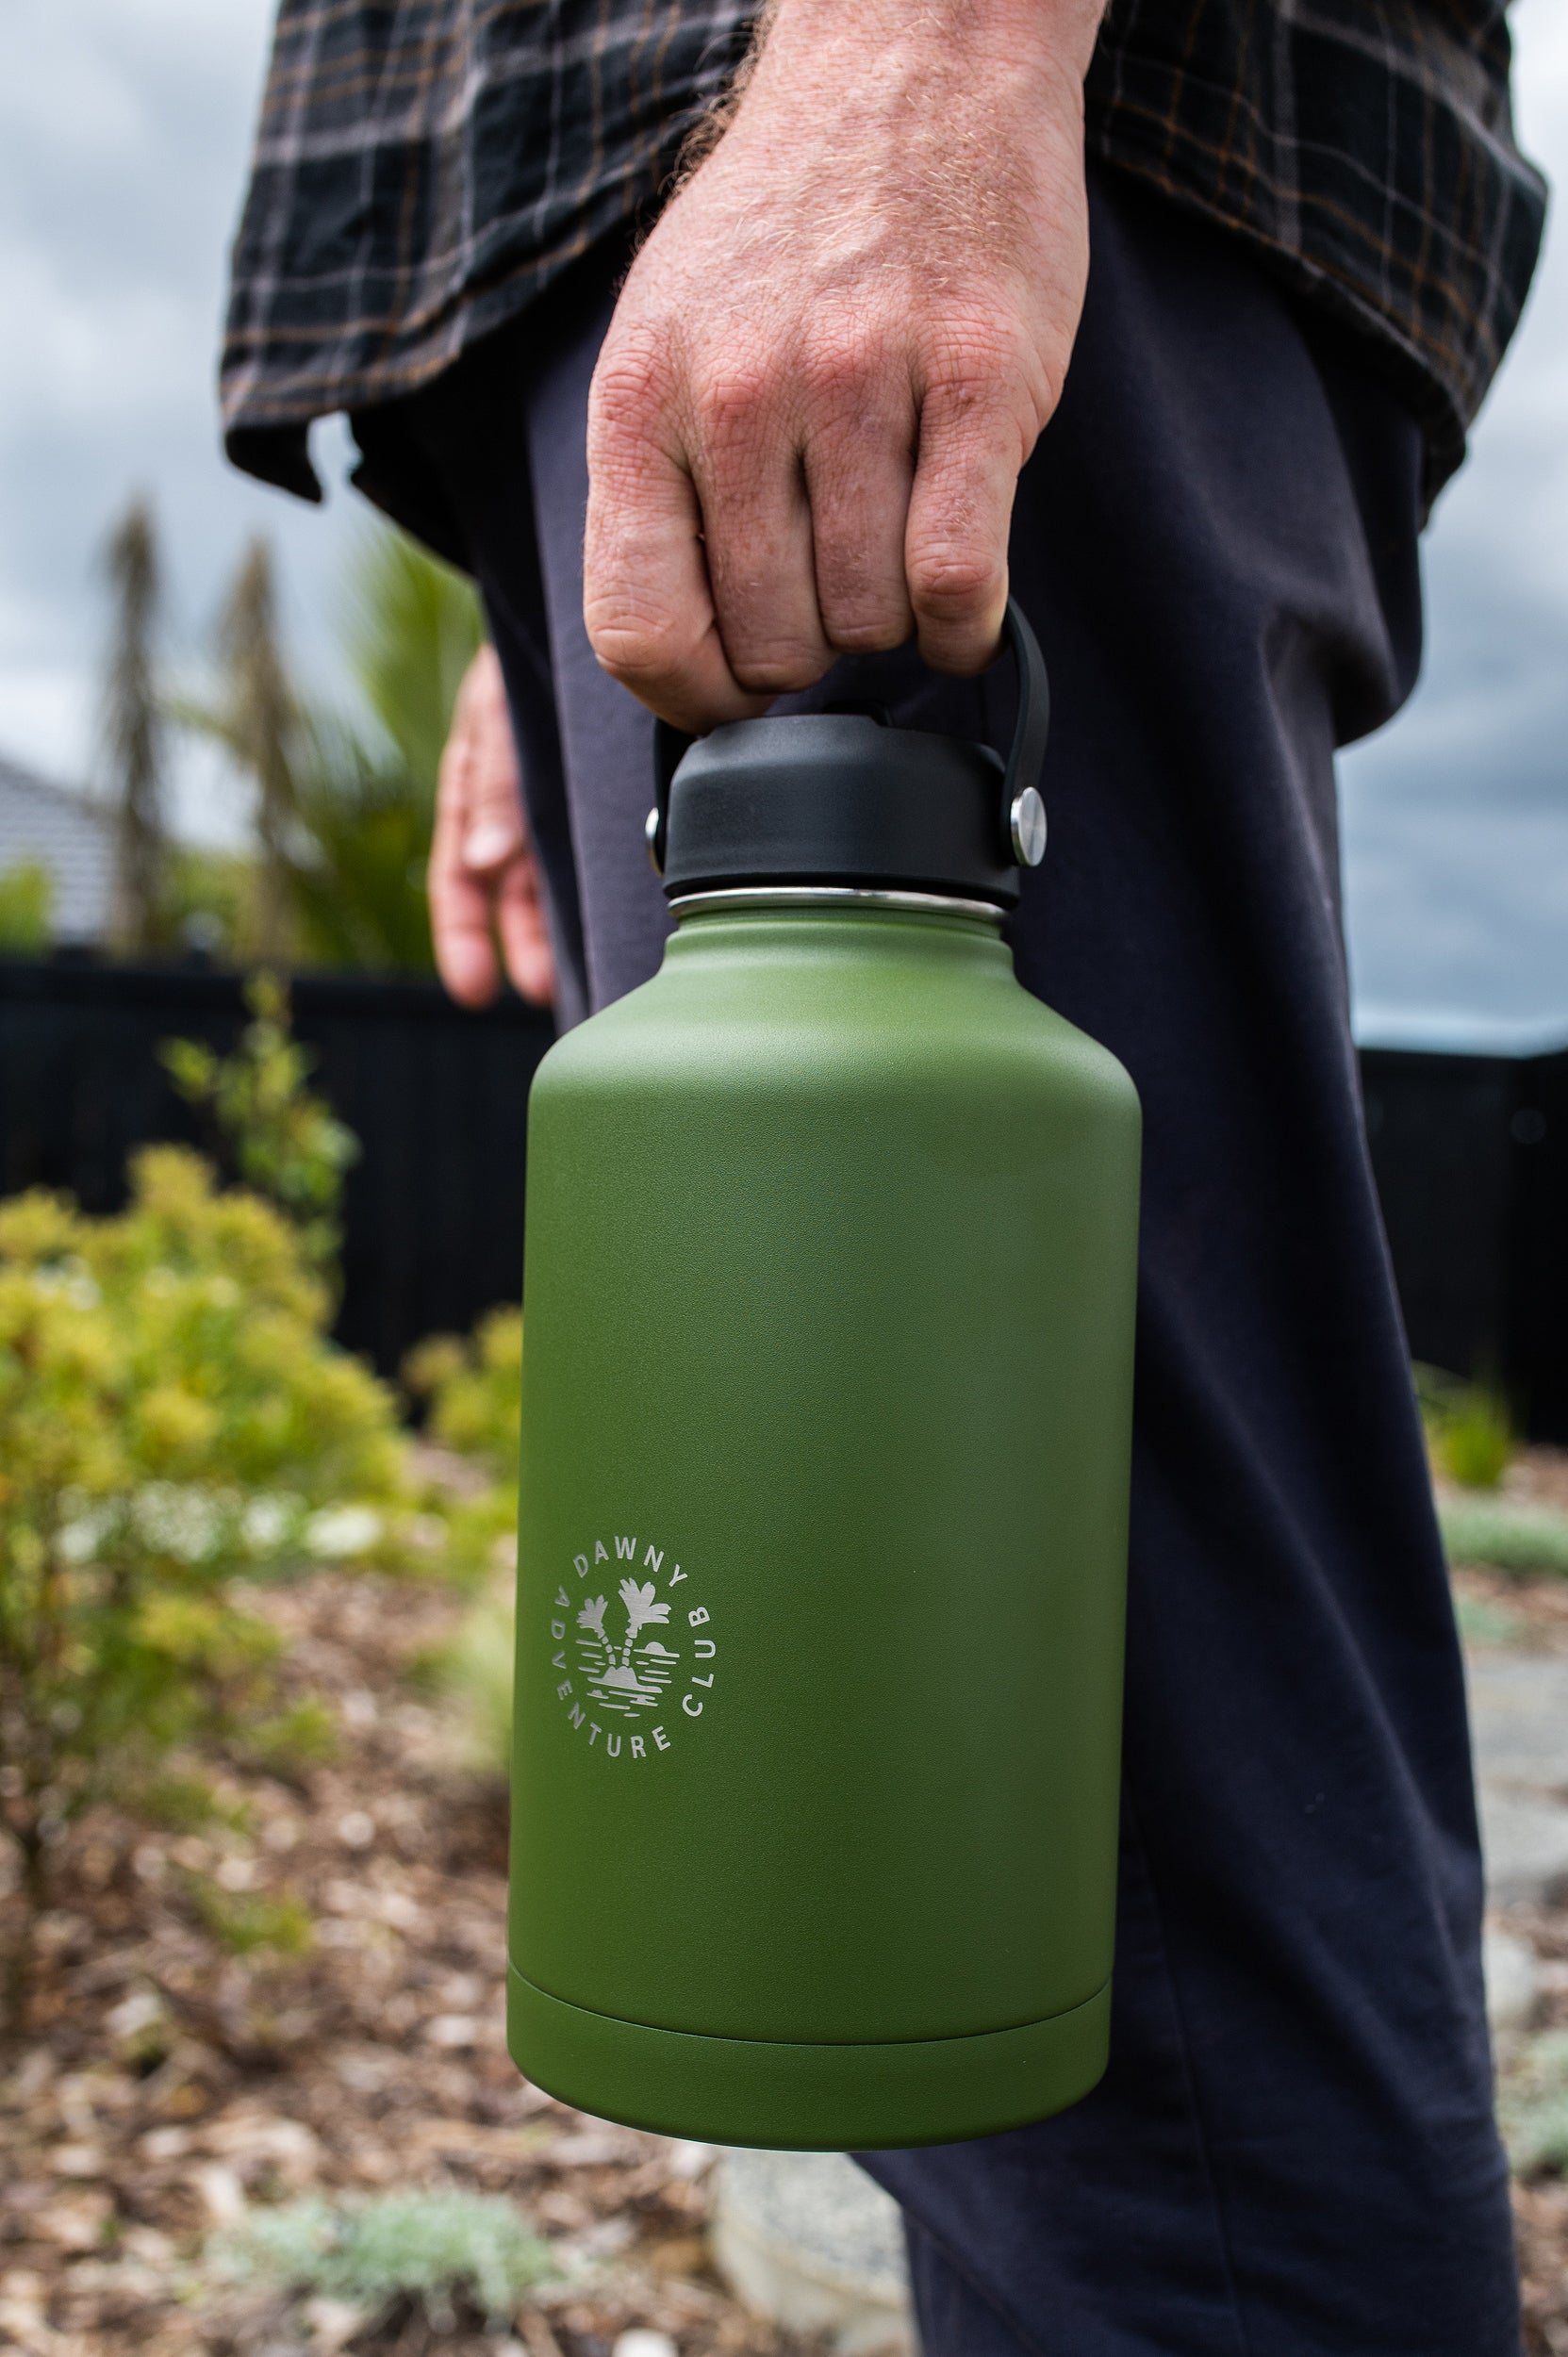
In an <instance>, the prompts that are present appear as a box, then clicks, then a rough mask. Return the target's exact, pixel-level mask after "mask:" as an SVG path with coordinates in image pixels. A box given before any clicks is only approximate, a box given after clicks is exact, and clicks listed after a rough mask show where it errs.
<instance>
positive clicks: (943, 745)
mask: <svg viewBox="0 0 1568 2357" xmlns="http://www.w3.org/2000/svg"><path fill="white" fill-rule="evenodd" d="M1006 635H1007V639H1008V643H1009V644H1010V646H1011V647H1012V650H1013V654H1014V659H1015V662H1016V665H1017V669H1018V717H1017V723H1016V726H1015V730H1014V734H1013V744H1012V748H1011V750H1010V752H1009V755H1008V758H1007V761H1006V762H1005V764H1004V763H1003V762H1002V761H1001V760H1000V758H999V756H998V755H997V754H996V753H994V752H993V751H992V750H991V748H990V747H989V746H988V745H977V744H973V743H971V742H969V741H968V740H967V739H966V738H964V737H957V736H937V735H933V734H931V733H927V732H925V731H922V730H918V729H896V728H890V727H887V726H886V725H884V724H883V722H882V721H880V720H879V719H877V718H875V717H872V716H871V715H869V714H866V713H859V712H813V713H803V714H797V715H791V716H788V717H780V718H764V719H761V720H734V721H731V722H730V723H728V725H726V726H725V727H723V728H718V729H715V730H714V731H713V733H712V734H711V735H708V736H703V737H699V738H697V739H696V740H693V739H691V738H689V737H685V736H683V735H682V734H681V733H680V732H679V731H678V730H675V729H671V728H668V727H667V726H666V725H665V724H664V722H662V721H661V722H660V723H659V727H658V732H657V737H656V744H655V754H654V760H655V769H656V776H657V786H658V799H657V800H656V801H655V803H654V806H653V808H652V811H651V812H650V813H649V819H648V842H649V849H650V851H651V852H652V857H653V865H654V866H655V867H656V868H657V869H658V870H659V873H660V875H661V876H662V877H663V880H664V889H665V892H666V894H667V896H668V898H670V899H671V900H682V899H689V898H693V897H694V896H697V895H700V894H703V893H711V892H723V891H734V890H742V889H745V888H746V887H748V886H751V887H766V886H767V885H769V884H792V885H810V884H831V885H836V886H844V885H850V886H855V887H858V888H860V889H862V890H867V891H881V892H925V893H938V894H942V895H944V896H947V897H950V898H962V899H970V900H984V901H989V902H991V903H992V904H993V905H995V906H996V907H998V908H1011V907H1012V906H1013V905H1014V904H1015V901H1016V899H1017V898H1018V888H1019V882H1020V875H1019V869H1020V865H1025V866H1034V865H1037V864H1038V862H1039V859H1040V857H1041V854H1042V852H1043V851H1044V849H1045V834H1046V826H1045V810H1044V806H1043V804H1042V803H1041V800H1040V794H1039V773H1040V763H1041V759H1042V757H1043V755H1044V752H1045V745H1046V728H1047V717H1048V701H1049V700H1048V688H1047V684H1046V667H1045V663H1044V660H1043V659H1042V657H1041V653H1040V650H1039V647H1038V645H1037V644H1036V642H1035V638H1034V634H1033V632H1032V630H1031V629H1030V627H1029V624H1028V623H1027V622H1026V621H1025V619H1024V618H1023V616H1022V614H1021V613H1020V612H1019V611H1018V608H1017V606H1016V605H1015V603H1014V602H1012V600H1009V602H1008V607H1007V624H1006Z"/></svg>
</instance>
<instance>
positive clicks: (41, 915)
mask: <svg viewBox="0 0 1568 2357" xmlns="http://www.w3.org/2000/svg"><path fill="white" fill-rule="evenodd" d="M54 907H55V880H54V878H53V876H51V874H50V873H49V870H48V869H47V867H45V866H44V865H43V863H42V861H41V860H36V859H27V860H22V861H20V862H19V863H18V864H17V865H16V866H14V867H8V868H6V869H5V870H4V871H0V950H9V951H10V952H11V953H12V954H13V955H15V956H21V957H25V956H27V955H29V954H30V953H31V952H33V951H35V950H39V949H46V948H48V946H49V924H50V918H51V917H52V915H53V914H54Z"/></svg>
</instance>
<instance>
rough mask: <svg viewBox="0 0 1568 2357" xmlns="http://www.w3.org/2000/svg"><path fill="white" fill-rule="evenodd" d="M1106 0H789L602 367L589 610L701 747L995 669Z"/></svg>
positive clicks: (610, 656) (675, 213) (614, 330)
mask: <svg viewBox="0 0 1568 2357" xmlns="http://www.w3.org/2000/svg"><path fill="white" fill-rule="evenodd" d="M1101 7H1102V0H778V5H777V7H776V8H774V10H773V11H772V13H771V15H770V16H769V18H768V20H767V27H766V35H765V38H764V40H763V42H762V46H761V50H760V54H759V55H758V57H757V59H756V62H755V67H754V71H753V72H752V73H751V76H750V78H749V80H748V81H747V82H746V86H745V88H744V90H743V91H742V94H741V96H740V98H739V101H738V104H737V105H736V107H735V108H734V115H733V118H732V120H731V121H730V122H729V124H728V126H727V127H726V128H725V130H724V132H723V135H722V137H721V138H720V139H719V140H718V144H717V146H715V147H714V149H713V151H712V153H711V154H710V155H709V156H708V157H707V158H706V160H705V161H704V162H703V163H702V164H701V166H700V168H699V169H698V170H697V172H696V173H694V174H693V176H692V177H691V178H690V179H689V180H688V181H687V182H686V184H685V187H684V188H683V189H682V190H681V191H680V192H679V194H678V195H677V196H676V197H675V198H674V200H673V201H672V202H671V204H670V205H669V206H668V209H667V210H666V212H665V214H664V216H663V218H662V219H661V220H660V222H659V223H658V226H657V227H656V228H655V230H654V231H653V234H652V237H651V238H650V239H649V240H648V243H647V244H646V245H645V246H644V248H643V249H642V252H641V253H640V254H639V255H638V256H637V259H636V261H635V265H634V266H633V269H632V271H631V273H630V275H629V276H628V278H627V281H626V285H625V288H624V289H623V291H622V293H621V297H620V301H619V305H617V308H616V313H615V317H614V320H613V321H612V323H611V326H610V331H609V335H608V337H607V338H606V340H605V343H604V347H603V350H602V354H601V355H600V360H599V366H598V369H597V371H595V375H594V382H593V392H592V398H591V403H590V406H589V416H588V460H589V470H590V491H589V499H588V515H587V537H586V585H585V613H586V622H587V629H588V635H589V637H590V639H591V641H592V643H593V647H594V651H595V652H596V654H597V655H598V657H599V660H600V662H601V663H602V665H603V666H604V668H605V669H606V670H608V671H609V672H610V673H611V674H612V675H613V676H614V677H615V678H617V679H619V680H620V681H622V682H624V684H626V685H627V686H628V687H630V688H631V689H633V690H634V692H635V694H636V695H638V696H640V697H641V698H642V700H643V701H644V702H645V703H647V704H650V705H652V708H653V710H654V711H655V712H658V713H660V714H662V715H663V716H664V717H665V718H666V719H668V720H673V721H675V722H677V723H678V724H679V725H681V726H683V727H685V728H688V729H694V730H701V729H706V728H710V727H712V726H714V725H715V724H717V723H718V722H719V721H721V720H727V719H736V718H740V717H745V716H747V715H748V714H751V713H755V712H758V711H760V710H762V709H763V708H764V707H765V706H766V704H767V701H769V700H770V699H771V698H772V697H773V696H775V695H778V694H780V693H782V692H784V691H785V690H788V689H798V688H801V687H806V686H809V685H810V684H812V682H813V681H814V680H816V679H817V678H819V677H820V676H821V674H822V672H823V671H825V670H826V669H827V668H828V667H829V665H830V664H831V663H832V662H833V661H834V658H835V656H837V655H838V654H840V653H861V652H867V651H873V650H877V649H883V648H889V647H894V646H898V645H900V644H901V643H902V641H903V640H904V639H905V638H907V637H908V636H909V635H910V633H911V631H912V630H915V631H917V632H918V635H919V643H920V650H921V652H922V653H923V654H924V655H925V657H926V659H927V660H928V662H930V663H932V664H933V666H934V667H935V668H937V669H939V670H945V671H951V672H961V673H962V672H971V671H976V670H978V669H980V668H982V665H984V664H985V663H986V662H988V661H989V660H990V658H991V656H992V655H993V654H994V652H995V651H996V647H997V642H998V636H999V630H1000V626H1001V618H1002V610H1003V607H1004V605H1005V602H1006V598H1007V533H1008V522H1009V519H1010V516H1011V513H1012V506H1013V494H1014V486H1015V482H1016V479H1017V474H1018V470H1019V469H1020V468H1021V467H1022V465H1023V463H1024V461H1025V459H1026V458H1027V457H1028V456H1029V454H1030V452H1031V450H1032V448H1033V446H1034V441H1035V438H1036V437H1037V436H1038V434H1039V433H1040V430H1041V428H1042V427H1043V426H1044V424H1045V423H1046V421H1047V420H1048V418H1049V416H1050V414H1051V411H1052V409H1053V408H1054V407H1055V405H1056V403H1057V400H1058V398H1059V396H1060V394H1061V389H1062V383H1063V378H1064V376H1065V371H1066V368H1067V362H1068V359H1069V357H1070V354H1071V351H1072V343H1073V338H1074V335H1075V333H1076V332H1077V327H1078V320H1079V313H1080V310H1081V305H1082V300H1083V287H1084V280H1085V276H1086V272H1087V266H1088V235H1087V223H1086V211H1085V200H1084V187H1083V107H1082V83H1083V75H1084V73H1085V71H1086V69H1087V66H1088V61H1089V58H1090V54H1091V51H1092V48H1093V44H1094V37H1095V30H1096V26H1097V25H1098V20H1099V15H1100V12H1101Z"/></svg>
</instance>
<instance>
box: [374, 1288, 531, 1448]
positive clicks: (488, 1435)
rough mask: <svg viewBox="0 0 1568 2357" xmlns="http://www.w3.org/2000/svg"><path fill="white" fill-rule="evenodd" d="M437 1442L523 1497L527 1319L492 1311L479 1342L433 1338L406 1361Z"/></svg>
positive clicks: (406, 1375)
mask: <svg viewBox="0 0 1568 2357" xmlns="http://www.w3.org/2000/svg"><path fill="white" fill-rule="evenodd" d="M403 1379H404V1383H405V1385H406V1386H407V1388H408V1390H409V1391H410V1392H412V1393H413V1394H414V1396H415V1397H416V1398H417V1399H422V1400H424V1401H425V1403H426V1427H427V1429H428V1431H429V1433H430V1435H431V1438H432V1439H433V1440H437V1441H439V1442H442V1444H443V1445H444V1446H445V1447H447V1448H451V1449H456V1450H457V1451H458V1453H459V1454H460V1455H461V1456H465V1457H476V1458H479V1459H482V1460H483V1462H484V1463H485V1464H486V1465H487V1467H488V1468H489V1470H490V1471H491V1472H492V1473H493V1474H494V1475H496V1477H497V1479H498V1480H502V1481H506V1482H509V1483H510V1484H511V1485H512V1487H513V1488H514V1489H515V1488H516V1486H517V1478H518V1455H519V1450H520V1445H521V1435H522V1313H521V1311H520V1310H490V1311H489V1312H488V1314H487V1316H485V1317H483V1318H481V1320H480V1322H479V1324H478V1326H477V1327H475V1328H474V1331H473V1334H472V1336H471V1337H470V1339H469V1340H467V1341H462V1340H460V1339H459V1338H458V1337H457V1336H456V1335H454V1334H433V1335H431V1337H430V1339H429V1340H428V1341H427V1342H423V1343H420V1344H419V1345H418V1347H417V1348H416V1349H414V1350H411V1351H410V1352H409V1354H408V1356H407V1358H406V1359H405V1360H404V1365H403Z"/></svg>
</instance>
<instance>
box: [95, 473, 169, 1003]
mask: <svg viewBox="0 0 1568 2357" xmlns="http://www.w3.org/2000/svg"><path fill="white" fill-rule="evenodd" d="M105 569H106V571H107V575H108V582H109V590H110V594H111V596H112V599H113V621H112V624H111V630H110V638H109V661H108V677H107V683H106V692H105V697H104V739H105V752H106V755H107V766H108V772H109V787H110V792H111V794H112V796H113V799H114V805H115V836H114V896H113V905H112V908H111V912H110V918H109V928H110V932H111V934H112V937H113V940H114V944H115V947H116V948H119V949H121V950H124V951H125V952H126V953H128V954H129V955H130V956H132V957H148V956H151V955H152V954H154V953H155V952H156V951H157V950H159V949H161V948H165V947H166V946H167V944H168V940H169V935H170V929H171V910H170V898H169V882H170V878H169V842H168V834H167V830H166V826H165V819H164V724H163V707H162V704H161V701H160V700H159V696H158V690H157V626H158V608H159V604H160V602H161V583H160V579H159V567H158V554H157V536H156V533H155V531H154V527H153V513H152V509H151V507H150V506H149V505H148V503H147V502H146V501H145V500H142V499H137V500H133V501H132V502H131V504H130V505H129V507H127V508H126V510H125V513H124V516H123V517H122V518H121V519H120V521H119V523H118V524H117V525H116V526H115V528H114V530H113V532H112V533H111V534H110V536H109V540H108V545H107V550H106V552H105Z"/></svg>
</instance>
